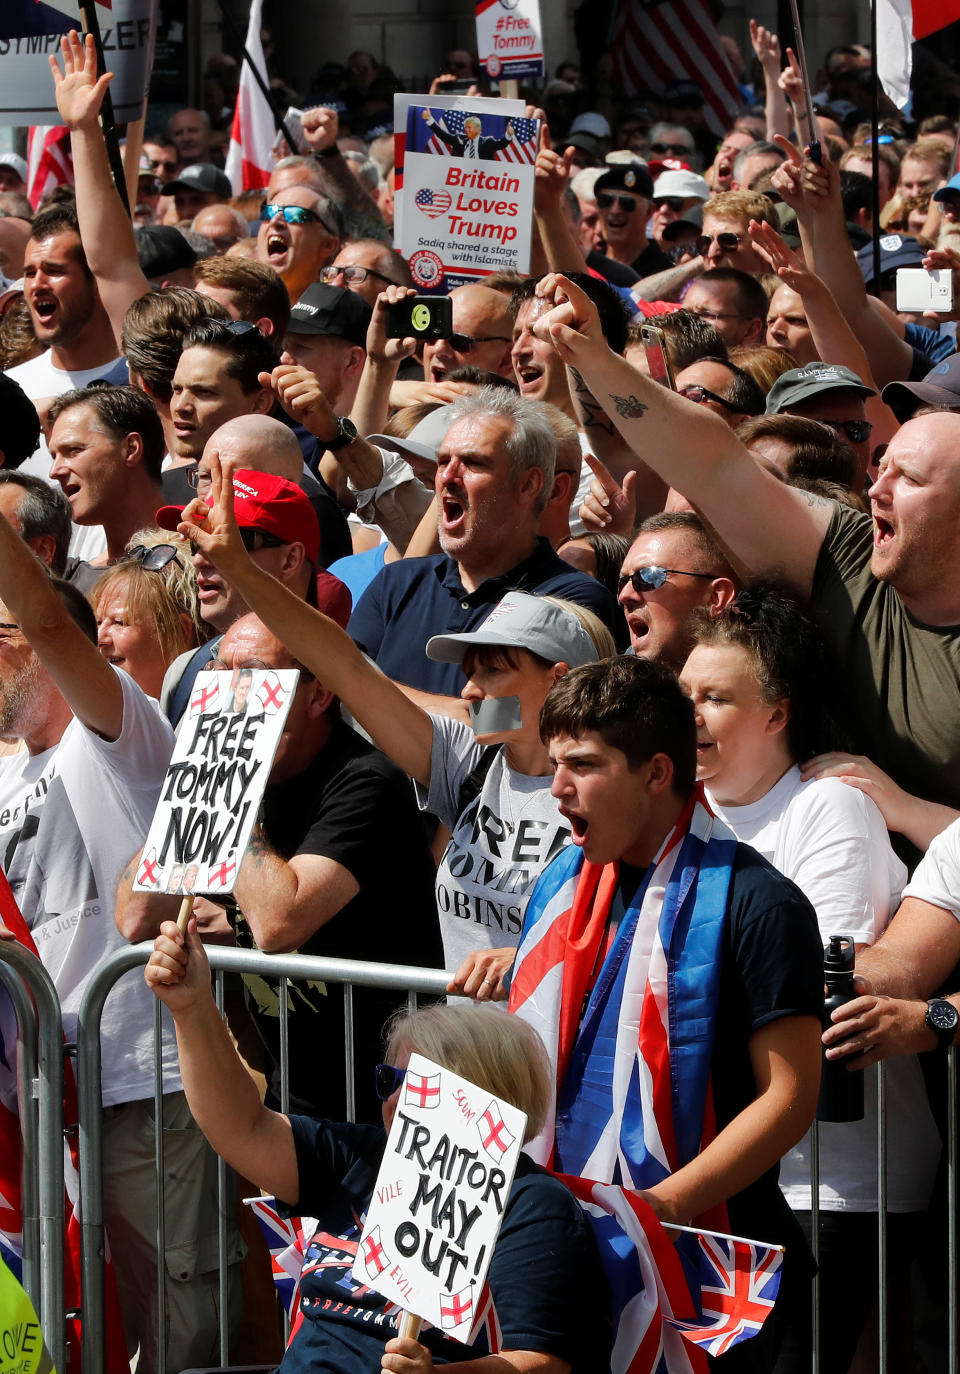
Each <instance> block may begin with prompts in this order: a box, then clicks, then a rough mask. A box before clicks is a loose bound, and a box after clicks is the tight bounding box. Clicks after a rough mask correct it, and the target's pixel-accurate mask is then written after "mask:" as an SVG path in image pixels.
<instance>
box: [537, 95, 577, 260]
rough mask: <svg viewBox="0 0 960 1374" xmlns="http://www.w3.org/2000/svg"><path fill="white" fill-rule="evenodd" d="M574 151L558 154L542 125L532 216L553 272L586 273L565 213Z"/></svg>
mask: <svg viewBox="0 0 960 1374" xmlns="http://www.w3.org/2000/svg"><path fill="white" fill-rule="evenodd" d="M575 152H576V149H575V148H567V149H566V151H565V152H563V153H559V152H555V151H554V148H553V144H552V143H551V142H550V129H549V127H548V125H547V122H546V119H544V120H543V122H542V123H541V125H540V150H539V152H538V153H537V161H536V166H535V170H534V183H533V213H534V216H535V218H536V222H537V228H538V229H539V230H540V242H541V243H542V245H543V251H544V256H545V257H546V260H547V267H548V268H549V269H550V271H551V272H586V270H587V263H586V259H585V258H584V256H583V253H582V252H581V249H580V245H579V243H577V241H576V239H575V238H574V236H573V234H572V233H571V230H570V224H569V221H568V219H567V217H566V215H565V214H564V212H563V197H564V194H565V192H566V189H567V186H568V185H569V183H570V168H571V165H572V163H573V155H574V153H575Z"/></svg>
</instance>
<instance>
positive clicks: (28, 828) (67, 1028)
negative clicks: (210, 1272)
mask: <svg viewBox="0 0 960 1374" xmlns="http://www.w3.org/2000/svg"><path fill="white" fill-rule="evenodd" d="M117 677H118V679H119V681H120V684H121V686H122V688H123V729H122V731H121V733H120V737H119V738H118V739H116V740H114V741H113V742H109V741H107V740H104V739H101V738H100V736H99V735H96V734H94V732H93V731H92V730H88V729H87V728H86V727H85V726H83V725H81V724H80V722H79V721H78V720H73V721H71V722H70V724H69V725H68V726H67V728H66V730H65V731H64V733H63V735H62V737H61V739H60V742H59V743H58V744H56V745H54V746H53V748H51V749H47V750H45V751H44V752H43V753H41V754H29V753H26V752H23V753H20V754H13V755H11V756H10V757H8V758H0V857H2V862H3V869H4V872H5V873H6V876H7V878H8V880H9V882H10V886H11V888H12V889H13V894H14V896H15V898H16V900H17V903H18V905H19V907H20V910H21V911H22V913H23V917H24V920H25V921H26V923H27V925H28V926H29V927H30V930H31V932H32V934H33V938H34V941H35V942H36V946H37V951H38V953H39V955H40V958H41V960H42V961H43V964H44V966H45V967H46V969H47V972H48V973H49V974H50V976H51V977H52V979H53V981H54V984H55V985H56V989H57V992H58V994H59V997H60V1004H61V1006H62V1008H63V1029H64V1034H65V1035H66V1037H67V1039H68V1040H76V1036H77V1013H78V1011H79V1009H80V1001H81V998H82V996H83V993H84V990H85V988H86V985H87V982H88V980H89V978H90V977H91V975H92V974H93V972H94V970H95V969H96V968H98V967H99V965H100V964H101V963H102V962H103V960H104V959H105V958H106V957H107V956H108V955H109V954H112V953H113V952H114V950H117V949H123V948H125V947H126V943H127V942H126V940H124V938H123V936H122V935H121V934H120V932H119V931H118V930H117V927H116V923H115V920H114V910H115V894H116V889H117V882H118V880H119V878H120V874H121V872H122V871H123V869H124V867H125V865H126V864H127V863H128V862H129V861H130V859H131V857H132V856H133V854H135V853H136V851H137V849H139V847H140V846H141V845H142V844H143V840H144V837H145V836H146V833H147V830H148V828H149V824H150V820H151V818H152V816H153V812H154V808H155V806H156V803H157V798H158V796H159V794H160V787H161V784H162V782H163V777H164V773H165V771H166V767H167V763H168V761H169V758H170V754H171V752H172V749H173V731H172V730H171V728H170V724H169V722H168V721H167V720H166V719H165V717H164V716H163V715H162V713H161V711H160V707H159V704H158V703H157V702H156V701H155V700H154V699H153V698H152V697H148V696H147V695H146V694H145V693H144V692H142V691H141V690H140V688H139V687H138V686H137V684H136V683H135V682H134V681H133V678H131V677H130V676H129V674H127V673H122V672H119V671H118V672H117ZM153 1022H154V998H153V994H152V993H151V992H150V990H149V988H148V987H147V985H146V983H145V982H144V980H143V970H142V969H133V970H131V972H130V973H127V974H124V976H123V977H122V978H121V979H120V980H119V981H118V982H117V983H116V984H115V985H114V988H113V991H112V992H111V993H110V994H109V996H108V997H107V1001H106V1005H105V1007H104V1012H103V1022H102V1033H101V1044H102V1051H103V1104H104V1106H113V1105H115V1104H117V1103H119V1102H132V1101H136V1100H138V1099H141V1098H146V1097H151V1096H152V1095H153ZM163 1069H164V1089H165V1091H167V1092H171V1091H173V1090H174V1089H176V1088H179V1086H180V1074H179V1067H178V1062H177V1050H176V1041H175V1038H174V1034H173V1027H172V1023H171V1022H170V1019H169V1017H168V1016H167V1015H166V1012H164V1035H163Z"/></svg>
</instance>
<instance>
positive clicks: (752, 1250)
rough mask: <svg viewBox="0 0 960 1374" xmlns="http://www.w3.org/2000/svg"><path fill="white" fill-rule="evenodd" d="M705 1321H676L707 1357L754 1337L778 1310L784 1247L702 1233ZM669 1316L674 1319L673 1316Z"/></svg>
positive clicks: (701, 1263) (701, 1275)
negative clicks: (771, 1314) (775, 1308)
mask: <svg viewBox="0 0 960 1374" xmlns="http://www.w3.org/2000/svg"><path fill="white" fill-rule="evenodd" d="M699 1241H700V1290H701V1300H700V1310H701V1312H702V1313H703V1320H702V1321H700V1322H678V1321H673V1322H671V1325H673V1326H675V1327H676V1328H677V1329H678V1330H679V1331H680V1332H682V1334H683V1335H684V1337H685V1338H686V1339H687V1340H688V1341H690V1342H691V1343H692V1344H693V1345H698V1346H700V1348H701V1349H702V1350H705V1351H706V1352H707V1354H708V1355H722V1354H723V1353H724V1351H725V1350H729V1349H730V1347H731V1346H734V1345H738V1344H739V1343H740V1341H745V1340H747V1339H749V1337H750V1336H755V1335H756V1334H757V1332H758V1331H759V1330H760V1328H761V1326H762V1325H763V1323H764V1322H765V1321H766V1319H767V1318H768V1317H769V1315H770V1313H771V1312H772V1311H773V1304H774V1303H775V1302H776V1300H777V1293H778V1292H779V1290H780V1265H781V1264H782V1262H783V1251H782V1249H780V1248H779V1247H778V1246H775V1245H764V1244H762V1242H759V1241H751V1240H741V1239H739V1237H736V1236H718V1235H716V1234H714V1233H713V1232H710V1231H707V1232H701V1233H700V1235H699ZM667 1320H670V1319H669V1318H668V1319H667Z"/></svg>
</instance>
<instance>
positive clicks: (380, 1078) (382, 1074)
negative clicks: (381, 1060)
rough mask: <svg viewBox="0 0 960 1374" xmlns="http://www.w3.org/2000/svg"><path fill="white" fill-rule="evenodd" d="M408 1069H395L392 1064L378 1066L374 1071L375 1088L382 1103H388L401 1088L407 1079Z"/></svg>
mask: <svg viewBox="0 0 960 1374" xmlns="http://www.w3.org/2000/svg"><path fill="white" fill-rule="evenodd" d="M406 1073H407V1071H406V1069H395V1068H394V1066H393V1065H392V1064H378V1065H377V1067H376V1068H375V1069H374V1071H373V1075H374V1087H375V1089H376V1093H377V1096H378V1097H379V1099H380V1101H381V1102H387V1101H389V1099H390V1098H391V1097H392V1096H393V1094H394V1093H395V1092H396V1091H397V1089H398V1088H399V1087H400V1084H401V1083H402V1082H403V1080H404V1078H405V1077H406Z"/></svg>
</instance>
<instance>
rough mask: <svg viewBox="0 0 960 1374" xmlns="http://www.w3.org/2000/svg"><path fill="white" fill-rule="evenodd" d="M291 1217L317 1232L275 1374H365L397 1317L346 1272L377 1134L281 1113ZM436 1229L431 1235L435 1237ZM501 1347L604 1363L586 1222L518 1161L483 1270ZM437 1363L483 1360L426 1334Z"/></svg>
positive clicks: (588, 1372) (602, 1322)
mask: <svg viewBox="0 0 960 1374" xmlns="http://www.w3.org/2000/svg"><path fill="white" fill-rule="evenodd" d="M291 1125H292V1127H293V1138H294V1143H295V1145H296V1151H297V1167H298V1171H299V1176H300V1198H299V1200H298V1202H297V1207H296V1210H297V1211H298V1212H299V1213H300V1214H301V1215H309V1216H315V1217H317V1218H318V1221H319V1225H318V1227H317V1231H316V1233H315V1236H314V1239H313V1240H312V1241H311V1242H310V1243H309V1244H308V1246H307V1249H306V1256H305V1261H304V1267H303V1271H302V1275H301V1287H300V1294H301V1311H302V1313H303V1322H302V1325H301V1327H300V1329H299V1331H298V1332H297V1334H296V1336H295V1337H294V1340H293V1341H292V1343H291V1345H290V1348H289V1349H288V1350H287V1353H286V1354H285V1356H284V1358H283V1363H282V1365H281V1367H280V1368H281V1374H318V1372H319V1371H324V1372H326V1371H331V1374H332V1371H336V1374H374V1372H375V1371H377V1370H379V1368H380V1357H381V1355H382V1354H383V1347H384V1344H385V1342H386V1341H388V1340H391V1339H392V1338H393V1337H394V1336H395V1335H396V1325H395V1323H396V1320H397V1314H396V1313H392V1314H388V1313H386V1312H384V1310H383V1309H384V1305H385V1303H384V1299H383V1298H382V1297H381V1296H380V1295H379V1294H378V1293H375V1292H373V1290H372V1289H370V1288H367V1287H366V1286H365V1285H363V1284H360V1283H358V1282H357V1280H356V1279H354V1278H353V1277H352V1276H351V1274H350V1269H351V1267H352V1265H353V1261H354V1258H355V1256H356V1252H357V1243H358V1241H359V1238H360V1234H361V1231H362V1229H363V1219H364V1215H365V1213H366V1210H367V1207H368V1206H369V1203H370V1198H371V1195H372V1193H373V1188H374V1185H375V1183H376V1178H377V1171H378V1169H379V1167H380V1160H381V1158H382V1155H383V1150H384V1146H385V1145H386V1136H385V1134H384V1132H383V1129H382V1127H373V1126H355V1125H347V1124H340V1123H337V1124H334V1123H331V1122H328V1121H315V1120H311V1119H309V1118H306V1117H292V1118H291ZM442 1229H443V1228H442V1227H441V1231H442ZM488 1278H489V1283H490V1290H491V1292H492V1294H493V1301H494V1306H495V1307H496V1310H497V1317H498V1319H499V1322H500V1328H501V1331H502V1335H503V1349H504V1350H535V1351H541V1352H543V1353H546V1354H550V1355H556V1356H558V1357H559V1358H560V1359H563V1360H566V1361H567V1362H568V1363H569V1364H570V1365H571V1370H572V1374H595V1371H597V1370H603V1369H607V1368H608V1367H609V1351H610V1323H609V1308H610V1294H609V1289H608V1287H607V1283H606V1279H605V1278H604V1275H603V1270H602V1267H601V1264H600V1259H599V1256H598V1254H597V1249H596V1242H595V1241H594V1238H593V1231H592V1228H591V1226H590V1223H589V1221H588V1220H587V1217H586V1215H585V1213H584V1212H583V1209H582V1208H581V1207H580V1204H579V1203H578V1202H577V1201H576V1199H575V1198H574V1197H573V1195H572V1194H571V1193H570V1192H568V1191H567V1189H566V1188H565V1187H564V1186H563V1184H562V1183H560V1182H558V1180H557V1179H555V1178H552V1177H551V1176H550V1175H549V1174H547V1173H545V1172H544V1171H543V1170H542V1169H540V1168H539V1167H538V1166H537V1165H536V1164H534V1163H533V1162H532V1161H531V1160H530V1159H528V1158H527V1157H526V1156H525V1155H521V1156H520V1159H519V1162H518V1164H517V1172H516V1176H515V1178H514V1181H513V1184H512V1186H511V1189H510V1193H509V1195H508V1198H507V1205H506V1209H505V1211H504V1217H503V1224H502V1227H501V1230H500V1236H499V1238H498V1240H497V1245H496V1249H495V1250H494V1252H493V1258H492V1260H491V1262H490V1270H489V1274H488ZM419 1339H420V1341H421V1343H422V1344H423V1345H426V1346H428V1347H429V1349H430V1350H431V1351H432V1352H433V1359H434V1362H435V1363H436V1364H441V1365H442V1364H447V1363H456V1362H458V1361H461V1360H462V1361H472V1360H475V1359H479V1358H481V1356H482V1354H484V1353H485V1352H484V1351H482V1350H479V1349H475V1348H473V1347H470V1346H465V1345H460V1344H459V1343H458V1342H456V1341H451V1340H448V1339H446V1338H445V1337H444V1336H443V1333H442V1332H440V1331H438V1330H436V1328H431V1329H430V1330H428V1331H424V1332H423V1333H422V1334H421V1336H420V1338H419Z"/></svg>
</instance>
